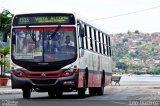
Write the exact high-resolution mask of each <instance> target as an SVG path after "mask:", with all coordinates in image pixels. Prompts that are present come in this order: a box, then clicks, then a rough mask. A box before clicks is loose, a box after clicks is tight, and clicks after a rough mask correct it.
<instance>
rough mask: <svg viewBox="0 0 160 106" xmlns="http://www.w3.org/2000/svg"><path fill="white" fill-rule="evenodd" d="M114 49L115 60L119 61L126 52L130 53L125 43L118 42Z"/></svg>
mask: <svg viewBox="0 0 160 106" xmlns="http://www.w3.org/2000/svg"><path fill="white" fill-rule="evenodd" d="M112 51H113V52H112V53H113V60H114V61H117V62H118V61H119V60H120V59H122V58H123V57H125V55H126V54H128V49H127V48H125V47H124V45H123V44H117V45H115V46H112Z"/></svg>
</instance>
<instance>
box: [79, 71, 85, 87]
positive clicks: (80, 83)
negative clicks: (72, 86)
mask: <svg viewBox="0 0 160 106" xmlns="http://www.w3.org/2000/svg"><path fill="white" fill-rule="evenodd" d="M83 76H84V71H83V70H82V69H80V70H79V73H78V88H82V87H83V85H84V82H83V80H84V79H83Z"/></svg>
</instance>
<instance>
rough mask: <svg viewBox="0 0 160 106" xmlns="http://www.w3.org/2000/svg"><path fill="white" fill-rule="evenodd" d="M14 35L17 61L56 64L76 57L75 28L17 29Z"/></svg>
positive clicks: (14, 51) (14, 30)
mask: <svg viewBox="0 0 160 106" xmlns="http://www.w3.org/2000/svg"><path fill="white" fill-rule="evenodd" d="M12 34H13V36H12V45H13V46H12V48H13V49H12V51H13V52H12V53H13V54H12V55H13V58H14V59H16V60H20V61H26V62H55V61H63V60H68V59H72V58H74V57H75V53H76V42H75V41H76V40H75V28H62V27H58V28H57V27H56V28H27V29H26V28H17V29H13V31H12Z"/></svg>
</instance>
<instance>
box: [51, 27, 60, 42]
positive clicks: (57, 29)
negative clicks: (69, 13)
mask: <svg viewBox="0 0 160 106" xmlns="http://www.w3.org/2000/svg"><path fill="white" fill-rule="evenodd" d="M60 28H61V25H58V27H57V28H56V30H55V31H54V32H53V33H52V34H51V37H50V38H49V40H51V39H53V38H54V36H55V35H56V33H57V31H59V29H60Z"/></svg>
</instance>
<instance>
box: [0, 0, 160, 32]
mask: <svg viewBox="0 0 160 106" xmlns="http://www.w3.org/2000/svg"><path fill="white" fill-rule="evenodd" d="M157 6H159V7H157ZM152 7H156V8H153V9H150V8H152ZM3 9H8V10H9V11H11V12H12V13H13V14H17V13H26V12H55V11H71V12H75V13H78V14H79V15H81V16H82V17H84V18H86V19H88V20H91V21H92V22H94V23H96V24H97V25H99V26H101V27H103V28H104V29H106V30H108V31H109V32H110V33H123V32H127V31H128V30H130V31H135V30H139V31H140V32H147V33H148V32H149V33H152V32H160V0H0V11H2V10H3ZM145 9H149V10H147V11H141V10H145ZM136 11H141V12H137V13H134V14H130V15H122V14H128V13H132V12H136ZM117 15H122V16H119V17H113V18H107V17H112V16H117ZM99 18H100V19H101V18H106V19H101V20H94V19H99Z"/></svg>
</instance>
